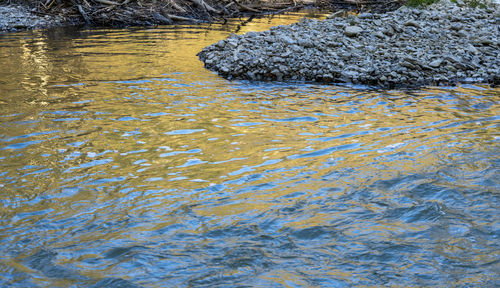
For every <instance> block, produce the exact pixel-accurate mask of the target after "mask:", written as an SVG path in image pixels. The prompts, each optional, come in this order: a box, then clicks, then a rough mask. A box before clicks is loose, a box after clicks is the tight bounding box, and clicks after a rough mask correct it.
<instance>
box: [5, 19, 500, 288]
mask: <svg viewBox="0 0 500 288" xmlns="http://www.w3.org/2000/svg"><path fill="white" fill-rule="evenodd" d="M298 17H300V15H291V16H281V17H276V18H274V19H271V20H270V19H260V20H256V21H253V22H250V23H249V24H247V25H246V26H241V27H240V28H239V31H238V33H243V32H247V31H256V30H263V29H267V28H269V27H270V26H274V25H277V24H284V23H291V22H293V21H296V20H297V19H298ZM238 23H239V22H238V21H232V22H231V23H230V24H228V25H226V26H220V25H212V26H208V25H206V26H169V27H157V28H156V29H129V30H115V29H113V30H71V29H66V30H52V31H45V32H43V31H34V32H23V33H13V34H4V35H1V36H0V59H1V64H2V67H1V70H0V91H1V94H0V191H1V193H0V286H1V287H346V286H363V285H365V286H394V287H408V286H415V287H417V286H418V287H421V286H439V287H498V286H499V285H500V277H499V275H500V239H499V238H500V177H499V175H500V173H499V171H500V156H499V155H500V129H499V126H500V90H499V88H489V87H485V86H472V85H467V86H459V87H444V88H423V89H421V90H412V91H396V90H391V91H377V90H373V89H366V88H363V87H345V86H323V85H313V84H290V83H288V84H287V83H253V82H238V81H233V82H230V81H227V80H225V79H222V78H220V77H218V76H217V75H214V74H213V73H211V72H210V71H206V70H204V69H203V66H202V63H201V62H199V61H198V59H197V58H196V53H197V52H198V51H200V50H201V48H203V47H204V46H206V45H208V44H211V43H213V42H216V41H218V40H220V39H223V38H225V37H227V36H228V35H229V34H230V33H231V32H235V31H236V30H237V29H238V27H237V25H238Z"/></svg>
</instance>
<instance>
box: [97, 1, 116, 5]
mask: <svg viewBox="0 0 500 288" xmlns="http://www.w3.org/2000/svg"><path fill="white" fill-rule="evenodd" d="M94 1H95V2H99V3H101V4H106V5H120V3H118V2H114V1H109V0H94Z"/></svg>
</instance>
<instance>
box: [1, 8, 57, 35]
mask: <svg viewBox="0 0 500 288" xmlns="http://www.w3.org/2000/svg"><path fill="white" fill-rule="evenodd" d="M62 23H63V19H62V17H57V16H49V15H46V16H39V15H35V14H33V13H31V11H29V10H28V9H27V8H26V7H23V6H16V5H8V6H0V31H16V30H25V29H34V28H46V27H53V26H58V25H62Z"/></svg>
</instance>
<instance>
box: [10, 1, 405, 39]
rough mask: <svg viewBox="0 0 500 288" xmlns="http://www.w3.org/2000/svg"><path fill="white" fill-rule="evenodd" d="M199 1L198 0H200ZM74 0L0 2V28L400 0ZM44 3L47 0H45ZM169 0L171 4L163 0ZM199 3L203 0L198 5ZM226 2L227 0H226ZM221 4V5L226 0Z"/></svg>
mask: <svg viewBox="0 0 500 288" xmlns="http://www.w3.org/2000/svg"><path fill="white" fill-rule="evenodd" d="M176 1H177V2H176ZM200 1H202V2H200ZM80 2H82V1H81V0H75V1H72V2H69V4H68V3H66V1H65V2H61V4H57V3H59V2H57V1H55V0H54V1H44V2H42V1H24V0H13V1H11V3H12V4H9V5H1V4H0V31H3V32H8V31H19V30H28V29H39V28H51V27H58V26H73V25H86V26H95V27H129V26H154V25H168V24H177V23H186V22H191V23H207V22H224V21H226V20H227V19H229V18H238V17H245V18H252V17H260V16H265V15H270V14H282V13H285V12H292V11H297V10H300V9H304V8H317V9H321V10H324V11H329V12H335V11H339V10H346V11H358V12H359V11H373V12H381V11H390V10H394V9H397V8H399V7H400V6H401V5H402V3H403V2H401V1H397V0H369V1H368V2H363V3H364V4H362V5H361V4H353V3H354V2H351V1H349V0H343V1H335V2H333V1H328V0H288V2H287V1H283V2H281V3H274V2H273V1H262V0H238V1H235V0H182V1H180V0H171V1H158V2H147V3H142V2H140V1H136V0H124V1H122V2H121V3H118V2H115V1H111V0H99V1H93V2H92V3H93V4H92V5H85V4H83V3H87V4H88V1H83V2H82V3H80ZM46 3H48V4H46ZM165 3H170V4H165ZM199 3H203V5H205V6H201V5H199ZM227 3H229V4H227ZM224 4H225V5H224Z"/></svg>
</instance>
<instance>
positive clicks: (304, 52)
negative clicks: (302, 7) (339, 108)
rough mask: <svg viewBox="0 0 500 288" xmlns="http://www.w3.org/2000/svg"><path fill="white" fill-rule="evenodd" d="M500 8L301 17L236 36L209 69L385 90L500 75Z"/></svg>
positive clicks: (216, 51) (211, 53) (222, 45)
mask: <svg viewBox="0 0 500 288" xmlns="http://www.w3.org/2000/svg"><path fill="white" fill-rule="evenodd" d="M499 36H500V9H498V6H493V7H487V8H470V7H465V6H460V5H456V4H453V3H450V2H445V1H442V2H439V3H437V4H434V5H432V6H430V7H427V8H425V9H418V8H408V7H401V8H400V9H398V10H396V11H392V12H387V13H382V14H372V13H361V14H359V15H357V16H354V15H350V16H347V17H331V18H330V19H326V20H323V21H318V20H308V19H301V21H299V23H295V24H292V25H289V26H277V27H273V28H271V29H270V30H269V31H264V32H250V33H247V34H244V35H240V36H238V35H234V34H233V35H231V36H230V37H229V38H228V39H226V40H222V41H219V42H217V43H215V44H212V45H210V46H208V47H206V48H204V49H203V50H202V51H201V52H200V53H199V54H198V56H199V58H200V59H201V60H202V61H203V62H204V63H205V67H206V68H208V69H210V70H213V71H215V72H217V73H218V74H220V75H222V76H224V77H226V78H229V79H233V78H234V79H250V80H278V81H283V80H295V81H307V82H309V81H313V82H326V83H339V82H344V83H358V84H366V85H377V86H382V87H408V86H410V87H411V86H419V85H439V84H450V83H455V82H490V83H495V84H498V82H499V78H500V56H499V51H500V49H499V48H500V42H499V40H500V39H499Z"/></svg>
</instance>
